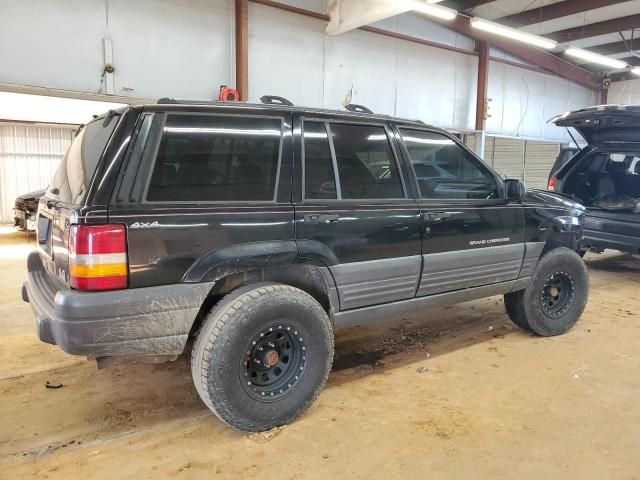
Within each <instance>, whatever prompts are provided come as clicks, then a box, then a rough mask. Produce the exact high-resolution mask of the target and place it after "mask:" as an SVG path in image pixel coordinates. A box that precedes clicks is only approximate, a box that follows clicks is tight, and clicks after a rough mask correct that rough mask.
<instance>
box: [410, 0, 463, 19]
mask: <svg viewBox="0 0 640 480" xmlns="http://www.w3.org/2000/svg"><path fill="white" fill-rule="evenodd" d="M433 3H435V2H431V1H430V0H428V3H425V2H422V1H420V0H409V1H408V2H407V5H408V6H409V7H410V8H411V10H413V11H414V12H417V13H421V14H423V15H429V16H430V17H436V18H440V19H441V20H447V21H450V20H453V19H454V18H456V16H457V15H458V11H457V10H454V9H452V8H447V7H441V6H440V5H433Z"/></svg>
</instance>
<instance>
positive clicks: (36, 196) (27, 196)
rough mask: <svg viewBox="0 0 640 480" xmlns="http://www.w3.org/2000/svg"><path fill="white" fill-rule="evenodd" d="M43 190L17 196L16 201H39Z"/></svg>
mask: <svg viewBox="0 0 640 480" xmlns="http://www.w3.org/2000/svg"><path fill="white" fill-rule="evenodd" d="M44 192H46V189H45V190H36V191H34V192H29V193H23V194H22V195H18V196H17V197H16V200H39V199H40V197H41V196H43V195H44Z"/></svg>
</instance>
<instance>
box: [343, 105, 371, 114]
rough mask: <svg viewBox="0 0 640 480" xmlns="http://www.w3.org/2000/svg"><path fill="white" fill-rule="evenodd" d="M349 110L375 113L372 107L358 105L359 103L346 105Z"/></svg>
mask: <svg viewBox="0 0 640 480" xmlns="http://www.w3.org/2000/svg"><path fill="white" fill-rule="evenodd" d="M344 108H346V109H347V110H349V111H350V112H355V113H373V112H372V111H371V110H370V109H368V108H367V107H365V106H364V105H358V104H357V103H350V104H349V105H345V107H344Z"/></svg>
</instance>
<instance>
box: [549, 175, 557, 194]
mask: <svg viewBox="0 0 640 480" xmlns="http://www.w3.org/2000/svg"><path fill="white" fill-rule="evenodd" d="M547 190H549V191H550V192H554V191H555V190H556V177H551V178H550V179H549V184H548V185H547Z"/></svg>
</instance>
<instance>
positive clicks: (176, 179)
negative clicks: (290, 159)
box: [146, 115, 282, 202]
mask: <svg viewBox="0 0 640 480" xmlns="http://www.w3.org/2000/svg"><path fill="white" fill-rule="evenodd" d="M281 137H282V120H281V119H278V118H266V117H254V118H247V117H238V116H218V115H168V116H167V121H166V123H165V126H164V130H163V133H162V139H161V141H160V146H159V149H158V154H157V156H156V160H155V164H154V167H153V173H152V176H151V181H150V184H149V188H148V191H147V197H146V198H147V200H150V201H189V202H191V201H193V202H199V201H260V200H265V201H266V200H269V201H270V200H273V198H274V192H275V185H276V180H277V179H276V174H277V170H278V161H279V156H280V142H281Z"/></svg>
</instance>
